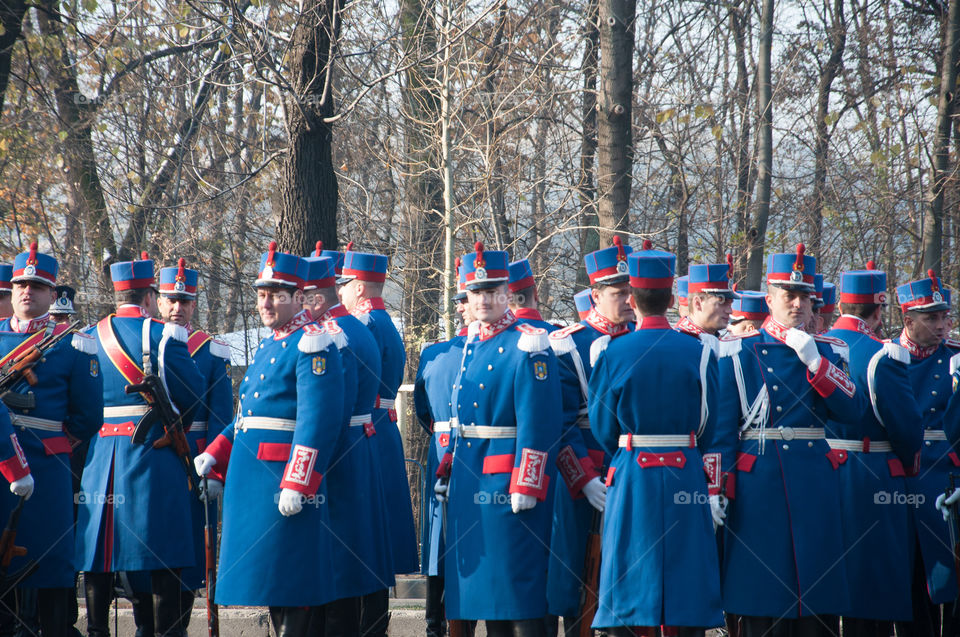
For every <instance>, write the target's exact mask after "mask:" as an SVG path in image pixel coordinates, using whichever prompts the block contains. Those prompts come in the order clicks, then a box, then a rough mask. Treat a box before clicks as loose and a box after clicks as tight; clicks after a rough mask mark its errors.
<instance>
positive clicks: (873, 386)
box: [867, 347, 886, 428]
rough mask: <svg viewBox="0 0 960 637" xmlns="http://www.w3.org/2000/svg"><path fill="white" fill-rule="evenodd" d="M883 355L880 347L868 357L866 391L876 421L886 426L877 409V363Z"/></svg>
mask: <svg viewBox="0 0 960 637" xmlns="http://www.w3.org/2000/svg"><path fill="white" fill-rule="evenodd" d="M883 356H884V350H883V348H882V347H881V348H880V349H878V350H877V352H876V353H875V354H874V355H873V356H872V357H871V358H870V363H869V364H867V390H868V391H867V393H869V394H870V406H871V407H872V408H873V415H874V416H875V417H876V419H877V422H878V423H880V424H881V425H882V426H883V427H884V428H886V425H885V424H883V418H881V417H880V411H879V410H878V409H877V378H876V376H877V365H878V364H879V363H880V359H881V358H883Z"/></svg>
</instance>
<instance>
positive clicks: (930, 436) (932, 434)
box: [923, 429, 947, 440]
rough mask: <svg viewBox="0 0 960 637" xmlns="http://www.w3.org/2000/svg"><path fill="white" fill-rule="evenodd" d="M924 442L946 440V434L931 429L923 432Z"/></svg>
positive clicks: (939, 430) (940, 430)
mask: <svg viewBox="0 0 960 637" xmlns="http://www.w3.org/2000/svg"><path fill="white" fill-rule="evenodd" d="M923 439H924V440H946V439H947V434H945V433H944V432H943V430H942V429H931V430H929V431H924V432H923Z"/></svg>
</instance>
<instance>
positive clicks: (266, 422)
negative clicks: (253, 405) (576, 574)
mask: <svg viewBox="0 0 960 637" xmlns="http://www.w3.org/2000/svg"><path fill="white" fill-rule="evenodd" d="M296 426H297V421H296V420H290V419H289V418H266V417H264V416H243V417H240V418H238V419H237V424H236V428H237V429H239V430H240V431H247V430H248V429H269V430H271V431H293V430H294V428H295V427H296Z"/></svg>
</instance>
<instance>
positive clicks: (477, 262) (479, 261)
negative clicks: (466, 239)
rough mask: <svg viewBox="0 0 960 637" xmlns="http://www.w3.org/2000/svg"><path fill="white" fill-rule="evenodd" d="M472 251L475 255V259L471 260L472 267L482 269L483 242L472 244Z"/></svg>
mask: <svg viewBox="0 0 960 637" xmlns="http://www.w3.org/2000/svg"><path fill="white" fill-rule="evenodd" d="M473 250H474V251H475V252H476V253H477V258H476V259H474V260H473V267H475V268H481V267H483V264H484V261H483V241H477V242H476V243H475V244H473Z"/></svg>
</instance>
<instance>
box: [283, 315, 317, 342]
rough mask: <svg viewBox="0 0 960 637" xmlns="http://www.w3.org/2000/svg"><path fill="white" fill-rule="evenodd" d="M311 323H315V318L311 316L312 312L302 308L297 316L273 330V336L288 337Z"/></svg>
mask: <svg viewBox="0 0 960 637" xmlns="http://www.w3.org/2000/svg"><path fill="white" fill-rule="evenodd" d="M309 323H313V318H312V317H311V316H310V312H308V311H306V310H300V311H299V312H297V314H296V316H294V317H293V318H292V319H290V320H289V321H287V322H286V323H285V324H284V325H283V326H282V327H280V328H279V329H275V330H273V338H274V340H280V339H281V338H286V337H288V336H290V335H291V334H293V333H294V332H296V331H297V330H299V329H300V328H301V327H303V326H304V325H307V324H309Z"/></svg>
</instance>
